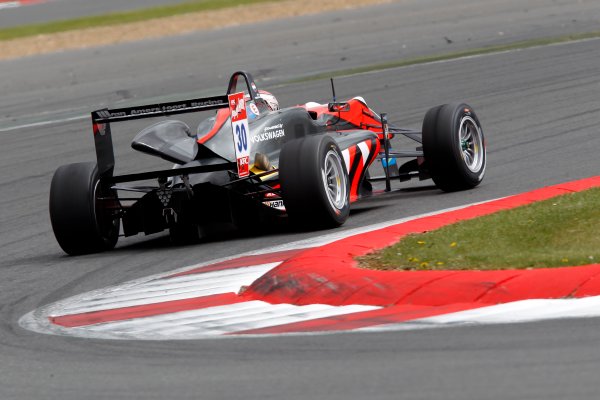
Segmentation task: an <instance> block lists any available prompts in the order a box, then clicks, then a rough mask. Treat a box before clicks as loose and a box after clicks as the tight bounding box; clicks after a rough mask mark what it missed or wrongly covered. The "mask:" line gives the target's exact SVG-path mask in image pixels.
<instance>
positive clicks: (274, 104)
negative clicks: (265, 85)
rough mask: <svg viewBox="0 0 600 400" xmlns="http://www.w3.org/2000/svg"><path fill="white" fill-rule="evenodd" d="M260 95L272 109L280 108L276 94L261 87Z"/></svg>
mask: <svg viewBox="0 0 600 400" xmlns="http://www.w3.org/2000/svg"><path fill="white" fill-rule="evenodd" d="M258 95H259V96H260V98H261V99H263V100H264V101H265V103H266V104H267V106H268V107H269V109H270V110H271V111H276V110H279V102H278V101H277V99H276V98H275V96H273V94H271V93H269V92H267V91H266V90H262V89H260V90H259V91H258Z"/></svg>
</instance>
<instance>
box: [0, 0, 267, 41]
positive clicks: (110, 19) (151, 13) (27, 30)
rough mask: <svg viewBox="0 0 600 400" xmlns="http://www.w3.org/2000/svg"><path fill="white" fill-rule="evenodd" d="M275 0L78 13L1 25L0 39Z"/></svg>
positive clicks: (200, 1) (201, 1) (217, 0)
mask: <svg viewBox="0 0 600 400" xmlns="http://www.w3.org/2000/svg"><path fill="white" fill-rule="evenodd" d="M273 1H277V0H197V1H189V2H185V3H181V4H175V5H171V6H161V7H153V8H147V9H142V10H134V11H124V12H116V13H110V14H104V15H95V16H91V17H81V18H74V19H68V20H63V21H56V22H47V23H43V24H34V25H23V26H17V27H13V28H4V29H0V40H11V39H18V38H23V37H27V36H35V35H40V34H52V33H58V32H65V31H71V30H76V29H84V28H93V27H100V26H113V25H120V24H126V23H131V22H140V21H147V20H151V19H156V18H164V17H171V16H174V15H181V14H187V13H192V12H199V11H208V10H217V9H222V8H227V7H234V6H239V5H248V4H255V3H265V2H273Z"/></svg>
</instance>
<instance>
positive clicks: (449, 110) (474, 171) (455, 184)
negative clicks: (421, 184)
mask: <svg viewBox="0 0 600 400" xmlns="http://www.w3.org/2000/svg"><path fill="white" fill-rule="evenodd" d="M423 152H424V156H425V162H426V165H427V169H428V171H429V174H430V175H431V177H432V179H433V181H434V182H435V184H436V186H437V187H439V188H440V189H442V190H444V191H446V192H453V191H457V190H466V189H471V188H474V187H475V186H477V185H479V183H481V181H482V180H483V176H484V175H485V167H486V150H485V141H484V137H483V130H482V128H481V124H480V123H479V119H477V115H476V114H475V112H474V111H473V109H472V108H471V107H470V106H469V105H467V104H464V103H453V104H445V105H442V106H437V107H433V108H431V109H430V110H429V111H428V112H427V114H425V118H424V119H423Z"/></svg>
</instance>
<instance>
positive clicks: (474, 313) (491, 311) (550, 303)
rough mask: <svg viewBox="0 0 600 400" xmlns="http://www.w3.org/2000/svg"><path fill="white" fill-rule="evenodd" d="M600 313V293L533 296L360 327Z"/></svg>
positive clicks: (371, 329) (508, 320)
mask: <svg viewBox="0 0 600 400" xmlns="http://www.w3.org/2000/svg"><path fill="white" fill-rule="evenodd" d="M595 317H600V296H592V297H585V298H580V299H533V300H521V301H515V302H510V303H504V304H498V305H494V306H489V307H482V308H476V309H473V310H467V311H460V312H456V313H450V314H443V315H438V316H435V317H429V318H422V319H418V320H414V321H410V322H406V323H397V324H386V325H378V326H372V327H366V328H360V329H356V331H358V332H387V331H399V330H412V329H424V328H440V327H447V326H461V325H474V324H510V323H523V322H536V321H544V320H550V319H565V318H595Z"/></svg>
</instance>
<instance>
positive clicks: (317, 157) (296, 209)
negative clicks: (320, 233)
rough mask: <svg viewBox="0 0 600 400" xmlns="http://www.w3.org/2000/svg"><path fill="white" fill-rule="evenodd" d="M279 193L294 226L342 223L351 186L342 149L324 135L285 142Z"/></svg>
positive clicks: (314, 226)
mask: <svg viewBox="0 0 600 400" xmlns="http://www.w3.org/2000/svg"><path fill="white" fill-rule="evenodd" d="M279 179H280V183H281V196H282V198H283V202H284V205H285V208H286V212H287V214H288V216H289V218H290V220H292V222H293V223H295V224H296V225H297V226H301V227H305V228H311V229H315V228H316V229H318V228H331V227H336V226H340V225H342V224H343V223H344V222H345V221H346V220H347V219H348V215H349V213H350V187H349V184H348V172H347V171H346V165H345V163H344V158H343V156H342V152H341V151H340V149H339V147H338V145H337V144H336V143H335V141H334V140H333V139H332V138H331V137H329V136H326V135H318V136H307V137H305V138H301V139H296V140H292V141H290V142H288V143H286V144H285V145H284V146H283V148H282V150H281V153H280V158H279Z"/></svg>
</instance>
